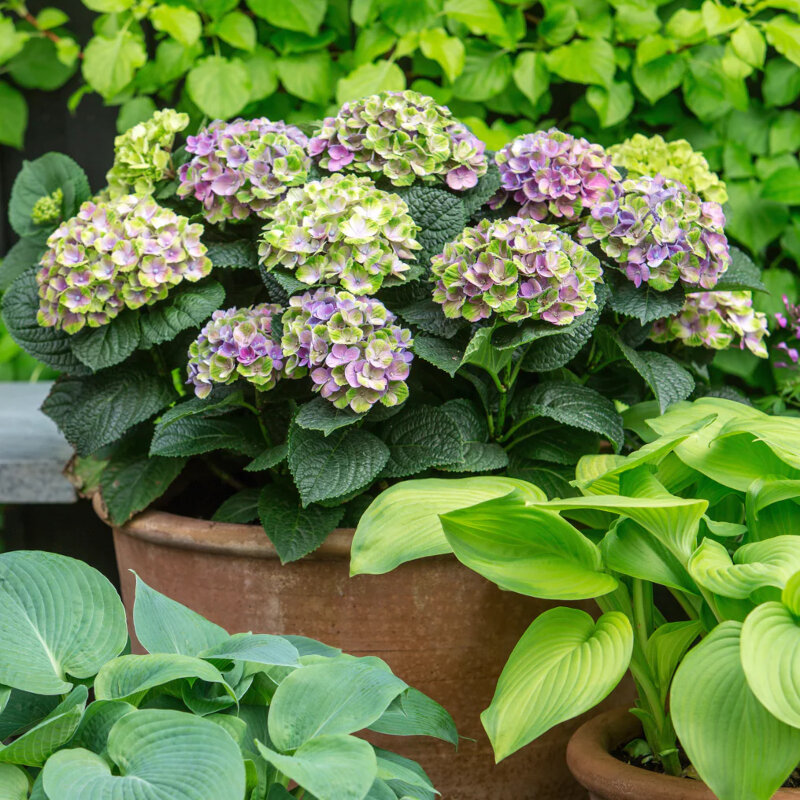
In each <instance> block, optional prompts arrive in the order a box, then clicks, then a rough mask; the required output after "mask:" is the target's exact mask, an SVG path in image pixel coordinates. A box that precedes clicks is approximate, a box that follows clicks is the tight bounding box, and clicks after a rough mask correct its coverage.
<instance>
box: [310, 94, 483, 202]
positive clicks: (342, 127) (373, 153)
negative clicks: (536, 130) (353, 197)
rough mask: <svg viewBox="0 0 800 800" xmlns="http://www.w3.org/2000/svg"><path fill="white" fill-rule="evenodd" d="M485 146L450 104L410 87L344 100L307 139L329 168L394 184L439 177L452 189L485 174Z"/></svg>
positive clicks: (470, 184)
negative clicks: (447, 105)
mask: <svg viewBox="0 0 800 800" xmlns="http://www.w3.org/2000/svg"><path fill="white" fill-rule="evenodd" d="M485 149H486V145H485V144H484V143H483V142H482V141H480V139H478V138H477V137H476V136H474V135H473V134H472V133H471V132H470V131H469V130H468V129H467V127H466V126H465V125H464V124H463V123H461V122H459V121H458V120H456V119H455V118H454V117H453V115H452V114H451V113H450V109H448V108H447V107H445V106H440V105H438V104H437V103H436V101H435V100H434V99H433V98H432V97H428V96H426V95H422V94H419V93H417V92H414V91H411V90H406V91H404V92H381V93H380V94H375V95H372V96H370V97H366V98H364V99H363V100H356V101H354V102H352V103H345V104H344V105H343V106H342V107H341V109H340V110H339V113H338V114H337V116H335V117H328V118H326V119H325V120H324V122H323V124H322V127H321V129H320V130H318V131H317V132H316V134H315V135H314V137H313V138H312V139H311V142H310V144H309V152H310V153H311V155H312V156H313V157H314V158H316V159H318V160H319V164H320V166H321V167H323V168H324V169H327V170H329V171H331V172H339V171H340V170H344V171H348V172H359V173H370V174H373V175H376V176H380V175H383V176H385V177H386V178H388V179H389V180H390V181H391V182H392V184H394V185H395V186H409V185H411V184H412V183H414V181H415V180H416V179H417V178H420V179H422V180H423V181H433V180H439V179H444V180H445V181H446V183H447V185H448V186H449V187H450V188H451V189H454V190H457V191H460V190H464V189H471V188H472V187H473V186H475V185H476V184H477V182H478V178H479V177H480V176H481V175H484V174H486V170H487V169H488V165H487V162H486V154H485Z"/></svg>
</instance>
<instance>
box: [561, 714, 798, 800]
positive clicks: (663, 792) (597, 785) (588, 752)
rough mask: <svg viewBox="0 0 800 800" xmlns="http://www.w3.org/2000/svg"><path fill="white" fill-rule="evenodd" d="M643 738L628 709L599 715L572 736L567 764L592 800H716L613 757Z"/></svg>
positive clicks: (691, 783) (694, 785)
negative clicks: (621, 749) (628, 745)
mask: <svg viewBox="0 0 800 800" xmlns="http://www.w3.org/2000/svg"><path fill="white" fill-rule="evenodd" d="M641 735H642V727H641V725H640V724H639V722H638V720H637V719H636V717H634V716H633V714H631V713H630V712H629V711H628V710H627V708H613V709H611V710H609V711H606V712H604V713H602V714H599V715H598V716H596V717H594V718H593V719H590V720H589V721H588V722H586V723H585V724H583V725H582V726H581V727H580V728H578V730H577V731H576V732H575V733H574V734H573V736H572V738H571V739H570V740H569V746H568V747H567V764H568V765H569V768H570V771H571V772H572V774H573V775H574V776H575V778H576V780H578V781H579V782H580V784H581V785H582V786H584V787H585V788H586V789H588V790H589V800H716V795H715V794H714V793H713V792H712V791H711V790H710V789H709V788H708V787H707V786H706V785H705V784H704V783H701V782H700V781H695V780H690V779H688V778H676V777H673V776H672V775H661V774H659V773H657V772H649V771H648V770H646V769H641V768H640V767H634V766H631V765H630V764H625V763H624V762H622V761H620V760H619V759H617V758H614V756H612V755H611V753H612V752H613V751H614V750H616V749H617V748H618V747H619V746H620V745H623V744H627V742H629V741H630V740H631V739H634V738H635V737H637V736H641ZM585 796H586V795H583V797H584V798H585ZM772 800H800V789H781V790H780V791H778V792H776V793H775V794H774V795H773V796H772Z"/></svg>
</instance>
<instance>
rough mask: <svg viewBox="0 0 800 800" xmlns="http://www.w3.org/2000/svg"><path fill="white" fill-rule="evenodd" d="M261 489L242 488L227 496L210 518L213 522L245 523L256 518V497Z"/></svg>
mask: <svg viewBox="0 0 800 800" xmlns="http://www.w3.org/2000/svg"><path fill="white" fill-rule="evenodd" d="M260 494H261V489H242V491H240V492H236V494H235V495H232V496H231V497H229V498H228V499H227V500H226V501H225V502H224V503H223V504H222V505H221V506H220V507H219V508H218V509H217V510H216V511H215V512H214V516H213V517H212V518H211V519H213V520H214V522H235V523H238V524H240V525H247V524H248V523H250V522H255V521H256V520H257V519H258V498H259V495H260Z"/></svg>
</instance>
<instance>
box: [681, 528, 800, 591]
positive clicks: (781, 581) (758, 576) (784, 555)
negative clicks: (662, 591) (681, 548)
mask: <svg viewBox="0 0 800 800" xmlns="http://www.w3.org/2000/svg"><path fill="white" fill-rule="evenodd" d="M688 569H689V572H690V573H691V575H692V577H693V578H694V579H695V580H696V581H697V582H698V583H699V584H700V585H701V586H702V587H703V588H705V589H707V590H708V591H710V592H714V594H719V595H722V596H723V597H731V598H734V599H738V600H744V599H745V598H747V597H749V596H750V594H751V593H752V592H754V591H756V590H757V589H761V588H763V587H765V586H775V587H777V588H778V589H782V588H783V587H784V586H785V585H786V582H787V581H788V580H789V578H790V577H791V576H792V575H793V574H794V573H795V572H797V571H798V570H800V537H798V536H775V537H774V538H772V539H766V540H765V541H763V542H753V543H752V544H746V545H744V546H743V547H740V548H738V550H736V552H735V553H734V557H733V559H731V557H730V555H729V554H728V551H727V549H726V548H725V546H724V545H722V544H720V543H719V542H716V541H714V540H713V539H703V541H702V543H701V544H700V546H699V547H698V548H697V550H695V552H694V553H693V554H692V557H691V558H690V559H689V564H688Z"/></svg>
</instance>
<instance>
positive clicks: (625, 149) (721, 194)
mask: <svg viewBox="0 0 800 800" xmlns="http://www.w3.org/2000/svg"><path fill="white" fill-rule="evenodd" d="M606 152H607V153H608V155H609V156H610V157H611V160H612V162H613V163H614V165H615V166H617V167H624V168H625V170H627V173H628V176H629V177H631V178H641V177H645V176H653V175H663V176H664V177H665V178H670V179H671V180H675V181H680V182H681V183H682V184H684V186H686V187H687V188H688V189H689V191H691V192H694V194H698V195H700V197H702V198H703V199H704V200H711V201H712V202H714V203H725V202H727V200H728V192H727V190H726V188H725V183H724V182H723V181H721V180H720V178H719V176H718V175H717V174H716V173H715V172H712V171H711V168H710V167H709V166H708V161H706V159H705V156H704V155H703V154H702V153H699V152H697V151H696V150H693V149H692V146H691V145H690V144H689V142H687V141H686V139H677V140H675V141H674V142H667V141H665V140H664V137H663V136H658V135H655V136H644V135H643V134H641V133H635V134H634V135H633V136H631V137H630V139H626V140H625V141H624V142H622V143H621V144H615V145H612V146H611V147H609V148H608V150H607V151H606Z"/></svg>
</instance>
